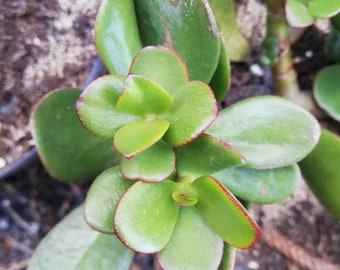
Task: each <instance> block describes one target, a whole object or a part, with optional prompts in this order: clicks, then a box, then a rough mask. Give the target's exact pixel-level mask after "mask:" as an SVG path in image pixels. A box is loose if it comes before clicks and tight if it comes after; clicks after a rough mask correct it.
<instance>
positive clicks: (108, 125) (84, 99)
mask: <svg viewBox="0 0 340 270" xmlns="http://www.w3.org/2000/svg"><path fill="white" fill-rule="evenodd" d="M123 83H124V78H123V77H121V76H117V75H107V76H103V77H100V78H98V79H97V80H95V81H93V82H92V83H91V84H90V85H89V86H88V87H87V88H86V89H85V90H84V91H83V93H82V94H81V95H80V97H79V99H78V101H77V113H78V116H79V119H80V121H81V122H82V124H83V125H84V126H85V127H86V128H87V129H88V130H89V131H90V132H91V133H93V134H94V135H96V136H98V137H100V138H103V139H106V140H112V139H113V137H114V134H115V132H116V131H117V129H119V128H120V127H121V126H123V125H125V124H126V123H128V122H130V121H133V120H137V119H139V117H137V116H134V115H131V114H128V113H125V112H123V111H121V110H118V109H117V107H116V102H117V100H118V97H119V95H120V94H121V91H122V89H123Z"/></svg>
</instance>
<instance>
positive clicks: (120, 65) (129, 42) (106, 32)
mask: <svg viewBox="0 0 340 270" xmlns="http://www.w3.org/2000/svg"><path fill="white" fill-rule="evenodd" d="M95 41H96V46H97V48H98V51H99V54H100V56H101V58H102V60H103V62H104V63H105V66H106V67H107V69H108V70H109V72H110V73H114V74H120V75H123V76H126V75H127V73H128V69H129V66H130V63H131V60H132V58H133V57H134V55H135V54H136V53H137V52H138V51H139V50H140V49H141V48H142V45H141V41H140V38H139V33H138V26H137V22H136V15H135V9H134V4H133V0H125V1H120V0H113V1H112V0H103V1H101V4H100V8H99V11H98V14H97V18H96V25H95Z"/></svg>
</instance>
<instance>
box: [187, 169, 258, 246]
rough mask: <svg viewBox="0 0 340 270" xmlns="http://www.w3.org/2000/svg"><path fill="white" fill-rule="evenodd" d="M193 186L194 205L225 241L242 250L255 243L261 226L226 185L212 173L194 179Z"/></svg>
mask: <svg viewBox="0 0 340 270" xmlns="http://www.w3.org/2000/svg"><path fill="white" fill-rule="evenodd" d="M192 187H193V188H194V189H196V191H197V193H198V203H197V204H195V207H196V208H197V209H198V211H199V212H200V213H201V215H202V216H203V218H204V220H205V221H206V223H207V224H208V225H209V226H210V227H211V228H212V229H213V230H214V231H215V232H216V233H217V234H218V235H219V236H220V237H221V238H222V239H223V240H224V241H225V242H227V243H228V244H230V245H232V246H235V247H237V248H242V249H243V248H249V247H250V246H251V245H253V244H254V243H255V241H256V239H257V238H258V237H259V235H260V233H261V231H260V228H259V227H258V226H257V224H256V223H255V221H253V220H252V218H251V217H250V216H249V214H248V212H247V211H246V210H245V209H244V207H243V206H242V205H241V204H240V203H239V202H238V201H237V199H236V198H235V197H234V196H233V195H232V194H231V193H230V192H229V191H228V190H227V189H226V188H225V187H223V186H222V185H221V184H220V183H219V182H218V181H217V180H216V179H214V178H213V177H211V176H203V177H200V178H198V179H196V180H195V181H194V182H193V184H192Z"/></svg>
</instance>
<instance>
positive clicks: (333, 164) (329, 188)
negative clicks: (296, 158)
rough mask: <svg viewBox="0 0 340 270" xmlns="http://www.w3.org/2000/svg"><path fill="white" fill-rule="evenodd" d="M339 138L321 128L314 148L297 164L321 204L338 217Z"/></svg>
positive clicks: (339, 213)
mask: <svg viewBox="0 0 340 270" xmlns="http://www.w3.org/2000/svg"><path fill="white" fill-rule="evenodd" d="M339 153H340V138H339V136H337V135H335V134H334V133H332V132H330V131H328V130H326V129H322V132H321V137H320V140H319V142H318V144H317V145H316V147H315V148H314V150H313V151H312V152H311V153H310V154H309V155H308V156H307V157H306V158H305V159H303V160H302V161H301V162H300V163H299V165H300V167H301V171H302V175H303V177H304V178H305V180H306V182H307V184H308V186H309V187H310V188H311V190H312V191H313V193H314V194H315V195H316V197H317V198H318V199H319V200H320V202H321V204H322V205H323V206H324V207H325V208H326V209H327V210H328V211H329V212H330V213H331V214H332V215H334V216H335V217H336V218H337V219H340V196H339V194H340V166H339V164H340V155H339Z"/></svg>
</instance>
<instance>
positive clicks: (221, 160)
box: [174, 134, 246, 177]
mask: <svg viewBox="0 0 340 270" xmlns="http://www.w3.org/2000/svg"><path fill="white" fill-rule="evenodd" d="M174 150H175V153H176V170H177V172H178V173H179V174H180V175H191V176H193V177H199V176H202V175H211V174H212V173H215V172H218V171H220V170H223V169H226V168H230V167H234V166H241V165H243V164H244V163H245V162H246V160H245V159H244V157H243V156H242V155H241V154H240V153H238V152H237V151H236V150H234V149H233V148H232V147H231V146H230V145H228V144H227V143H225V142H223V141H219V140H217V139H216V138H214V137H212V136H209V135H207V134H202V135H201V136H200V137H198V138H197V139H196V140H194V141H192V142H190V143H188V144H186V145H184V146H182V147H178V148H175V149H174Z"/></svg>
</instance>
